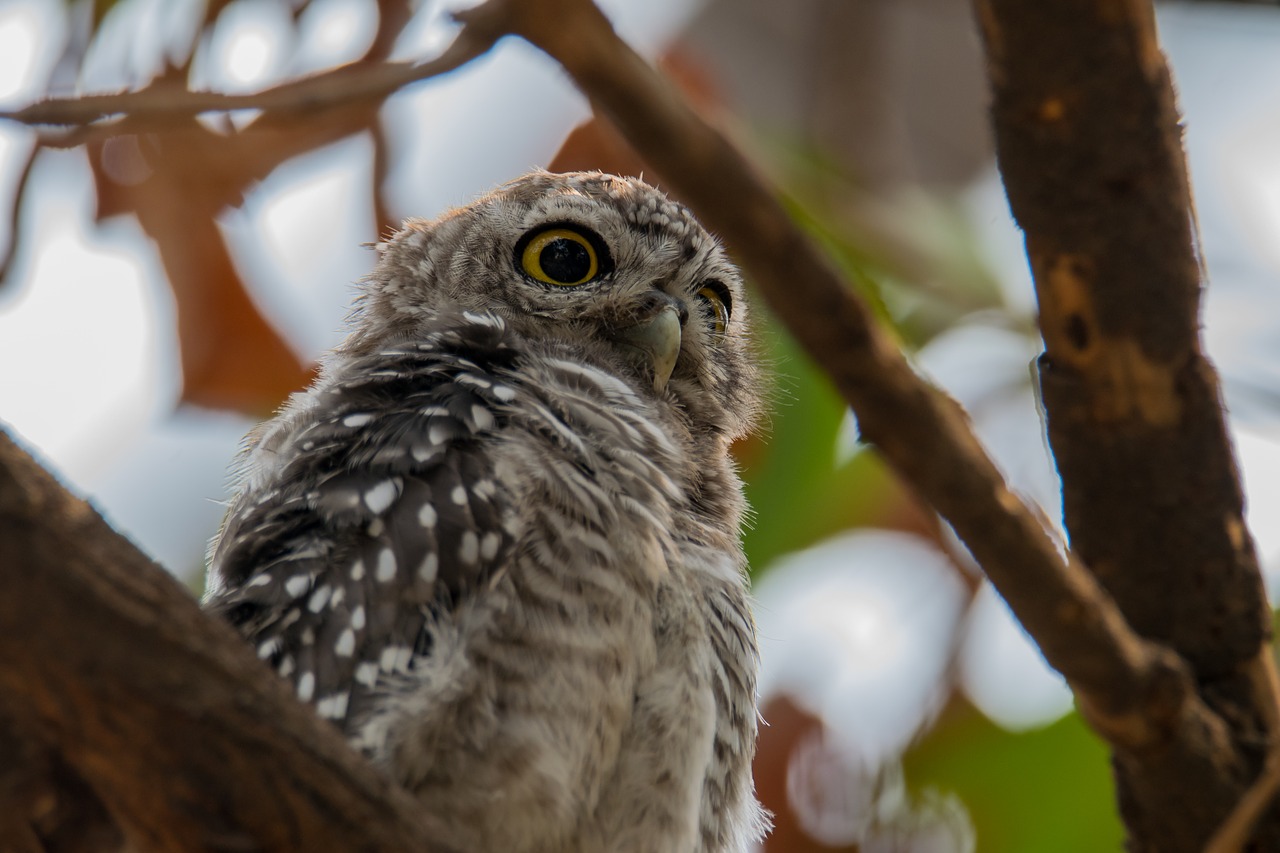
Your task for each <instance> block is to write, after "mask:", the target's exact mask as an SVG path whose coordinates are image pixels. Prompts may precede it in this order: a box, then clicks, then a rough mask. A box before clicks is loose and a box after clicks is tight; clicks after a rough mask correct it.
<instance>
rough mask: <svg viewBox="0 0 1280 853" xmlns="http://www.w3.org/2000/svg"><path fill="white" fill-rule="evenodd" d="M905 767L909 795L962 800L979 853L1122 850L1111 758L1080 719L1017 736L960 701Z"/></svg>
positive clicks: (1067, 719) (1066, 719) (908, 757)
mask: <svg viewBox="0 0 1280 853" xmlns="http://www.w3.org/2000/svg"><path fill="white" fill-rule="evenodd" d="M903 764H904V766H905V769H906V775H907V782H908V784H909V785H910V786H911V787H912V788H913V789H915V790H922V789H925V788H930V787H933V788H937V789H940V790H942V791H945V792H953V793H955V794H957V795H958V796H959V797H960V799H961V800H963V802H964V804H965V807H966V808H967V809H968V810H969V815H970V817H971V818H972V819H973V824H974V827H975V829H976V831H977V838H978V849H979V850H981V851H983V853H1027V851H1035V853H1078V851H1081V850H1090V851H1095V850H1097V851H1103V850H1120V849H1123V838H1124V833H1123V829H1122V827H1121V825H1120V820H1119V818H1118V817H1117V815H1116V797H1115V785H1114V782H1113V781H1112V778H1111V772H1110V760H1109V758H1108V755H1107V751H1106V750H1105V749H1104V748H1103V745H1102V743H1101V742H1100V741H1099V740H1098V738H1097V737H1096V736H1095V735H1093V734H1092V733H1091V732H1090V731H1089V730H1088V728H1087V727H1086V726H1085V724H1084V722H1083V721H1082V720H1081V719H1080V716H1079V715H1078V714H1075V713H1072V714H1068V715H1067V716H1066V717H1064V718H1063V719H1061V720H1059V721H1058V722H1056V723H1054V724H1053V725H1051V726H1048V727H1046V728H1043V729H1038V730H1035V731H1030V732H1022V733H1015V732H1008V731H1005V730H1004V729H1001V728H1000V727H999V726H997V725H996V724H994V723H992V722H991V721H990V720H988V719H987V718H986V717H984V716H983V715H982V714H981V713H979V712H978V711H977V710H976V709H974V708H973V707H972V706H970V705H968V704H967V703H963V702H959V701H958V702H956V703H953V705H952V708H951V709H950V710H949V711H948V713H947V714H946V715H945V716H944V717H943V719H942V720H941V721H940V722H939V723H938V725H937V726H936V727H935V728H934V729H933V731H931V732H930V733H929V734H928V735H927V736H926V737H925V738H924V739H923V741H922V742H921V743H920V744H919V745H918V746H916V747H915V748H914V749H912V750H911V751H909V752H908V753H907V755H906V756H905V757H904V761H903Z"/></svg>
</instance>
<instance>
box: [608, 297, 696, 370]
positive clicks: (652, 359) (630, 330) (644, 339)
mask: <svg viewBox="0 0 1280 853" xmlns="http://www.w3.org/2000/svg"><path fill="white" fill-rule="evenodd" d="M616 334H617V336H618V340H619V341H620V342H622V343H624V344H629V345H630V346H632V347H634V348H635V349H637V350H639V353H638V354H641V355H643V358H644V361H645V362H646V363H648V365H649V366H650V367H652V368H653V390H655V391H662V390H663V389H665V388H666V387H667V380H669V379H670V378H671V371H673V370H675V369H676V362H677V361H679V359H680V336H681V328H680V315H679V314H678V313H677V312H676V309H675V306H672V305H664V306H663V307H662V309H661V310H660V311H658V313H657V314H655V315H654V316H653V317H651V318H650V319H648V320H645V321H644V322H643V323H637V324H636V325H634V326H628V327H627V328H625V329H619V330H618V331H617V333H616Z"/></svg>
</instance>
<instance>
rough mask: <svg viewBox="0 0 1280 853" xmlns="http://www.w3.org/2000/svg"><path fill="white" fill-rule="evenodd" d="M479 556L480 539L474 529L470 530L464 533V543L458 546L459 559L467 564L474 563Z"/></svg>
mask: <svg viewBox="0 0 1280 853" xmlns="http://www.w3.org/2000/svg"><path fill="white" fill-rule="evenodd" d="M479 556H480V539H479V538H478V537H477V536H476V534H475V533H474V532H473V531H471V530H468V531H467V532H465V533H463V534H462V544H460V545H459V546H458V559H460V560H462V562H464V563H466V564H467V565H472V564H473V563H475V561H476V558H478V557H479Z"/></svg>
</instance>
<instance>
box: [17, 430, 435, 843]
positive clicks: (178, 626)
mask: <svg viewBox="0 0 1280 853" xmlns="http://www.w3.org/2000/svg"><path fill="white" fill-rule="evenodd" d="M0 589H3V590H4V594H3V595H0V695H3V696H4V704H5V707H4V708H0V711H4V712H5V716H6V717H8V718H9V719H8V720H6V722H10V721H11V720H12V719H18V721H19V722H24V721H25V723H26V724H27V726H29V728H24V729H23V730H22V731H23V733H24V734H27V735H29V736H35V735H36V734H38V735H39V736H42V737H44V738H45V739H46V740H47V742H48V743H49V744H53V745H54V746H55V747H56V751H57V752H58V753H59V754H60V755H61V757H62V758H63V759H65V761H66V763H67V764H68V765H69V766H70V767H71V768H73V769H74V771H75V774H76V775H77V776H78V777H79V778H80V779H81V780H83V782H84V783H85V784H86V785H87V786H88V788H90V789H91V790H92V791H93V792H94V794H96V796H97V798H98V799H99V800H101V803H102V804H103V805H105V807H106V810H107V812H108V813H109V814H110V815H111V817H112V818H113V819H114V821H115V823H116V824H117V825H118V827H119V829H120V830H122V831H123V832H124V835H125V837H126V838H127V839H128V840H130V841H131V842H133V844H134V845H135V846H136V848H137V849H138V850H141V851H151V850H243V849H253V850H264V851H267V850H269V851H299V853H302V852H303V851H316V850H334V851H337V850H351V851H356V850H359V851H372V850H385V851H388V853H392V851H394V853H403V851H405V850H431V849H438V848H433V847H432V846H431V843H432V837H433V835H432V833H431V832H430V828H429V827H425V826H423V825H422V823H421V821H420V819H419V817H418V810H417V809H416V808H415V806H414V803H413V801H412V799H411V798H410V797H409V795H408V794H405V793H404V792H402V791H400V790H398V789H397V788H396V787H395V786H394V785H392V784H391V783H390V782H389V781H388V780H387V779H385V778H384V777H383V776H381V775H380V774H378V773H377V772H375V771H374V769H373V768H372V767H370V766H368V765H367V764H366V763H365V762H363V761H362V760H361V759H360V758H359V756H357V755H356V754H355V753H353V752H352V751H351V749H350V748H349V747H348V746H347V745H346V743H345V742H344V741H343V739H342V738H341V737H340V736H339V735H338V733H337V731H336V730H334V729H333V727H332V726H330V725H328V724H326V723H323V722H321V721H320V719H319V718H317V717H316V716H315V715H314V714H313V713H312V712H311V711H310V710H309V709H308V708H305V707H303V706H302V705H301V704H299V703H298V701H297V700H296V699H295V698H294V697H293V696H292V695H291V694H290V692H289V691H288V690H287V689H286V688H285V686H284V685H283V684H282V683H281V681H280V680H279V679H278V678H277V677H276V676H275V675H274V674H273V673H271V672H270V671H269V670H268V669H267V668H266V667H265V666H263V665H262V664H261V663H260V662H259V661H257V660H256V659H255V658H254V655H253V653H252V651H251V649H249V648H248V647H247V646H246V645H245V643H244V641H243V639H241V638H240V637H239V636H238V635H236V633H235V632H234V631H233V630H232V629H231V628H230V627H228V626H226V625H223V624H221V623H219V622H216V621H214V620H212V619H210V618H209V617H207V616H205V615H204V614H203V613H201V612H200V609H199V607H198V606H197V604H196V602H195V601H193V600H192V598H191V595H190V594H189V593H188V592H187V591H186V590H185V589H183V588H182V587H181V586H180V585H178V584H177V583H176V582H175V581H174V580H173V578H172V577H170V576H169V575H168V573H166V572H165V571H164V570H163V569H161V568H160V567H158V566H156V565H155V564H154V563H151V562H150V561H149V560H147V559H146V557H144V556H143V555H142V554H141V553H140V552H138V550H137V549H136V548H134V547H133V546H132V545H131V544H130V543H129V542H128V541H126V540H125V539H124V538H123V537H121V536H120V535H119V534H117V533H115V532H114V531H113V530H111V528H110V527H109V526H108V525H107V524H106V522H104V521H103V520H102V518H101V517H100V516H99V515H98V514H97V513H96V512H94V510H93V509H92V508H91V507H90V506H89V505H88V504H86V503H84V502H83V501H80V500H77V499H75V498H73V497H72V496H71V495H69V494H68V493H67V492H66V491H65V490H64V489H63V488H62V487H61V486H60V485H59V484H58V483H57V482H56V481H54V479H53V478H52V477H50V476H49V474H48V473H46V472H45V471H44V470H43V469H42V468H41V467H40V466H39V465H38V464H37V463H36V462H35V461H34V460H33V459H31V458H30V457H29V456H28V455H27V454H25V453H24V452H22V450H20V449H19V448H18V447H17V445H15V444H14V443H13V441H12V440H11V439H10V438H9V437H8V436H7V435H5V434H3V433H0ZM15 709H17V710H16V711H15ZM15 713H17V714H18V715H20V716H18V717H16V718H15V717H9V715H13V714H15ZM9 730H10V726H9V725H6V726H5V727H4V731H5V732H8V731H9ZM22 743H23V744H26V745H29V744H30V737H24V738H23V739H22ZM5 746H6V742H5V741H3V740H0V749H3V748H4V747H5ZM6 751H8V750H6ZM4 763H5V764H6V765H7V766H6V767H5V768H4V770H5V771H6V774H0V775H7V773H12V772H13V770H14V767H13V765H10V764H9V763H8V762H7V761H6V762H4ZM6 787H7V785H6ZM57 787H58V788H59V790H58V791H57V794H58V795H59V796H62V797H66V796H67V794H66V786H65V785H60V786H57ZM20 802H21V801H19V802H14V801H13V800H10V799H9V798H7V797H6V798H3V799H2V800H0V827H5V828H14V827H24V826H29V825H31V824H33V823H36V824H38V823H39V819H40V816H41V814H44V813H47V812H48V811H49V807H48V805H47V804H46V805H45V806H43V807H42V809H41V811H40V814H27V815H23V814H18V815H15V814H13V810H14V809H15V808H18V807H19V805H20ZM83 819H84V815H74V814H73V815H70V816H68V820H70V821H75V820H83ZM6 837H14V838H16V837H18V836H10V835H7V834H6ZM37 849H38V848H37Z"/></svg>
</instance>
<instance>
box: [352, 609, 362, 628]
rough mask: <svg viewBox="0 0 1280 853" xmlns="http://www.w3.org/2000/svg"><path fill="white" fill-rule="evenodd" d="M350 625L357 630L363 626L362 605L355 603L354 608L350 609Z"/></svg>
mask: <svg viewBox="0 0 1280 853" xmlns="http://www.w3.org/2000/svg"><path fill="white" fill-rule="evenodd" d="M351 627H352V628H355V629H356V630H357V631H359V630H361V629H363V628H364V605H363V604H357V605H356V608H355V610H352V611H351Z"/></svg>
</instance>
